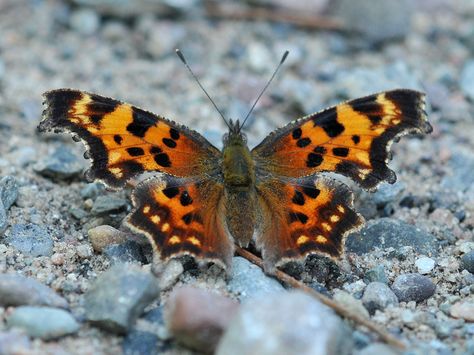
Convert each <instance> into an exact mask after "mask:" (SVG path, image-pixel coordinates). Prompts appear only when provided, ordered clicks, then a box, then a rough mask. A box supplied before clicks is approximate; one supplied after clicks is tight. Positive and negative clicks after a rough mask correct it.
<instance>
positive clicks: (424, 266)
mask: <svg viewBox="0 0 474 355" xmlns="http://www.w3.org/2000/svg"><path fill="white" fill-rule="evenodd" d="M415 265H416V267H417V269H418V272H419V273H420V274H422V275H426V274H429V273H430V272H431V271H432V270H433V268H434V267H435V261H434V260H433V259H431V258H428V257H426V256H422V257H421V258H418V259H417V260H416V261H415Z"/></svg>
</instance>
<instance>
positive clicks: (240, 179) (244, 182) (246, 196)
mask: <svg viewBox="0 0 474 355" xmlns="http://www.w3.org/2000/svg"><path fill="white" fill-rule="evenodd" d="M222 173H223V176H224V187H225V194H226V223H227V228H228V230H229V232H230V233H231V234H232V236H233V237H234V239H235V241H236V242H237V243H238V244H239V245H241V246H246V245H247V244H248V243H249V241H250V239H251V238H252V235H253V231H254V227H255V223H256V203H257V199H256V192H255V162H254V161H253V159H252V155H251V153H250V150H249V148H248V146H247V140H246V138H245V136H244V134H243V133H241V132H240V130H239V129H238V122H236V126H234V125H231V129H230V131H229V133H228V134H226V135H225V136H224V148H223V150H222Z"/></svg>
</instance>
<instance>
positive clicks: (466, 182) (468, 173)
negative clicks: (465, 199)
mask: <svg viewBox="0 0 474 355" xmlns="http://www.w3.org/2000/svg"><path fill="white" fill-rule="evenodd" d="M448 167H449V170H448V172H449V173H448V175H446V176H444V177H443V178H442V179H441V187H442V188H444V189H448V190H450V191H459V192H466V191H467V190H468V189H469V188H470V187H471V186H472V185H474V174H473V173H472V172H473V171H474V155H473V154H472V153H471V152H468V151H464V150H453V151H452V155H451V159H449V162H448ZM449 196H452V194H450V195H449Z"/></svg>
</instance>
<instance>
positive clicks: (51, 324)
mask: <svg viewBox="0 0 474 355" xmlns="http://www.w3.org/2000/svg"><path fill="white" fill-rule="evenodd" d="M7 326H8V327H9V328H12V327H16V328H21V329H23V330H24V331H25V332H26V333H27V334H28V335H29V336H31V337H34V338H41V339H45V340H49V339H55V338H59V337H62V336H64V335H67V334H74V333H76V332H77V331H78V330H79V328H80V326H79V324H78V323H77V321H76V320H75V319H74V317H73V316H72V315H71V314H70V313H69V312H66V311H65V310H63V309H58V308H50V307H36V306H21V307H17V308H16V309H15V310H14V311H13V312H12V314H11V315H10V316H9V317H8V318H7Z"/></svg>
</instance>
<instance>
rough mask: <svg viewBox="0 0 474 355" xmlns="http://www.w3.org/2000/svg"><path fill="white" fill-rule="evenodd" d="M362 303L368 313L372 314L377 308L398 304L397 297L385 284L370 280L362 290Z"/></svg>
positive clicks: (381, 308) (382, 308)
mask: <svg viewBox="0 0 474 355" xmlns="http://www.w3.org/2000/svg"><path fill="white" fill-rule="evenodd" d="M362 303H363V304H364V306H365V308H367V310H368V311H369V313H370V314H374V313H375V311H376V310H377V309H378V310H384V309H385V308H387V306H389V305H395V304H398V299H397V296H396V295H395V293H393V291H392V290H391V289H390V287H388V286H387V285H386V284H384V283H381V282H371V283H370V284H368V285H367V287H366V289H365V291H364V295H363V296H362Z"/></svg>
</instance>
